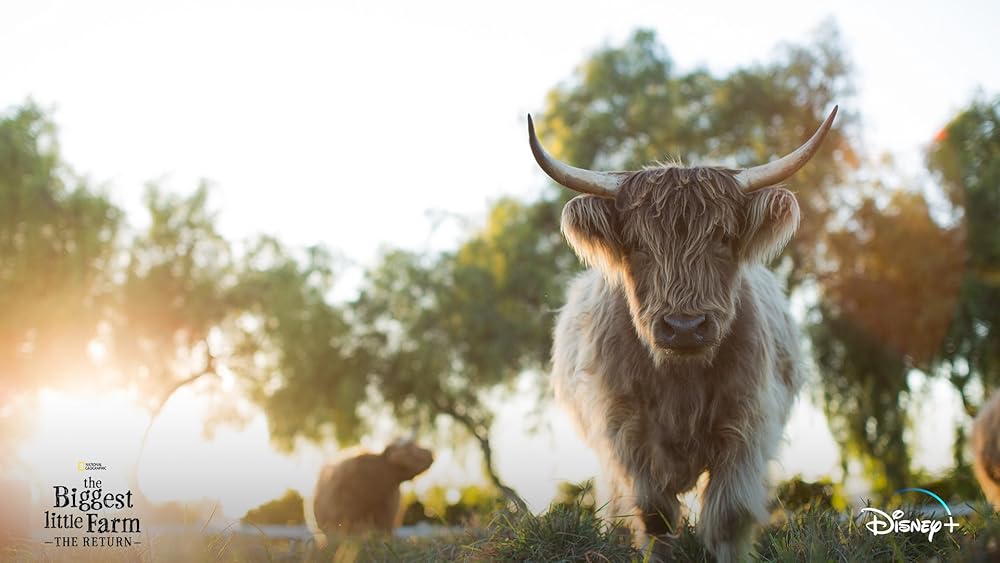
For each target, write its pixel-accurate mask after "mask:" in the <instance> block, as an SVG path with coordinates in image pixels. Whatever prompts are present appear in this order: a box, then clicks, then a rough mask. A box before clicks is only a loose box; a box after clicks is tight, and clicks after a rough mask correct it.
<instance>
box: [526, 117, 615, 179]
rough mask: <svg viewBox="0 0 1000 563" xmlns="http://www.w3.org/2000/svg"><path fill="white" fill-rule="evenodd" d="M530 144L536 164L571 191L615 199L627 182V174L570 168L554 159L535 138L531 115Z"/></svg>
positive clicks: (529, 120) (529, 118)
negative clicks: (616, 192) (618, 190)
mask: <svg viewBox="0 0 1000 563" xmlns="http://www.w3.org/2000/svg"><path fill="white" fill-rule="evenodd" d="M528 143H529V144H530V145H531V154H533V155H535V162H537V163H538V166H541V167H542V170H544V171H545V173H546V174H548V175H549V177H550V178H552V179H553V180H555V181H556V182H559V183H560V184H562V185H564V186H566V187H567V188H569V189H571V190H576V191H578V192H582V193H585V194H591V195H596V196H600V197H606V198H614V197H615V190H617V189H618V187H619V186H621V185H622V182H623V181H624V180H625V175H626V174H627V173H625V172H594V171H593V170H585V169H583V168H577V167H575V166H570V165H569V164H565V163H563V162H559V161H558V160H556V159H555V158H552V156H551V155H550V154H549V153H547V152H545V149H543V148H542V145H541V143H539V142H538V137H535V124H534V123H533V122H532V121H531V115H529V116H528Z"/></svg>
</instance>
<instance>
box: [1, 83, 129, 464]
mask: <svg viewBox="0 0 1000 563" xmlns="http://www.w3.org/2000/svg"><path fill="white" fill-rule="evenodd" d="M120 226H121V212H120V210H119V209H118V208H117V207H115V206H114V205H113V204H112V203H111V202H110V201H109V200H108V198H107V197H106V196H105V195H104V194H101V193H99V192H98V191H97V190H95V189H94V188H93V187H91V186H90V185H89V184H88V182H87V181H86V180H85V179H84V178H80V177H78V176H76V175H75V174H73V172H72V171H71V170H69V169H68V167H67V166H66V165H65V164H64V163H63V162H62V160H61V156H60V153H59V145H58V143H57V139H56V130H55V126H54V125H53V124H52V122H51V121H49V119H48V118H47V117H46V116H45V112H43V111H42V110H41V109H40V108H39V107H38V106H36V105H34V104H33V103H31V102H28V103H26V104H24V105H23V106H21V107H20V108H15V109H12V110H9V111H8V112H7V113H5V114H4V115H0V465H2V464H4V463H7V462H8V461H10V460H11V459H12V456H10V455H5V454H6V450H7V448H8V447H9V446H10V444H11V440H13V439H14V438H15V437H16V435H17V432H18V430H19V429H23V428H24V424H23V423H24V418H25V416H26V415H27V414H28V413H30V412H31V410H32V409H31V403H32V401H33V398H34V396H35V392H36V391H38V390H39V389H40V388H43V387H47V386H56V385H63V386H79V385H80V384H81V383H83V382H86V383H94V382H95V380H96V379H97V378H98V376H99V373H98V370H97V367H96V365H95V359H96V358H95V355H96V354H95V352H94V348H93V347H92V343H93V342H94V340H95V339H96V338H97V337H98V335H99V333H100V331H101V327H102V320H103V319H104V317H105V314H106V311H107V309H108V308H109V307H110V306H111V303H110V302H109V299H110V295H111V293H112V292H113V283H114V282H113V278H112V273H113V272H114V268H113V262H114V259H115V250H116V241H117V238H118V235H119V231H120Z"/></svg>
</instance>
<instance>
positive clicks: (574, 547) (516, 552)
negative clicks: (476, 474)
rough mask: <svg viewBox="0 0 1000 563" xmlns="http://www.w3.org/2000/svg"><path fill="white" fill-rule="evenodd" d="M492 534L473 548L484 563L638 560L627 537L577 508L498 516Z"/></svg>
mask: <svg viewBox="0 0 1000 563" xmlns="http://www.w3.org/2000/svg"><path fill="white" fill-rule="evenodd" d="M491 528H492V530H491V531H492V535H491V536H490V537H489V538H488V539H487V540H486V541H484V542H482V543H481V544H479V545H477V546H475V547H474V550H473V551H474V552H475V554H476V555H475V559H477V560H486V561H567V562H568V561H595V560H596V561H631V560H633V559H636V558H638V554H637V553H636V551H635V549H634V548H633V547H632V545H631V543H630V540H629V538H628V536H627V535H626V534H623V533H619V529H618V527H617V526H615V525H611V524H608V523H606V522H605V521H603V520H601V519H600V518H598V517H597V516H595V515H594V513H593V511H591V510H588V509H586V508H582V507H580V506H573V505H563V504H557V505H553V506H552V507H551V508H550V509H549V510H548V511H546V512H545V513H544V514H542V515H540V516H534V515H531V514H525V515H520V516H510V515H507V514H503V513H501V514H500V515H498V517H497V519H496V520H495V521H494V523H493V525H492V526H491Z"/></svg>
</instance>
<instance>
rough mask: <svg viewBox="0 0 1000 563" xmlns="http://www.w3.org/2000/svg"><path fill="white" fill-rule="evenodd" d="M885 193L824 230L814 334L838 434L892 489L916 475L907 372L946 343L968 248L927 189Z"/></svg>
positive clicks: (882, 485)
mask: <svg viewBox="0 0 1000 563" xmlns="http://www.w3.org/2000/svg"><path fill="white" fill-rule="evenodd" d="M879 195H886V196H887V200H888V201H887V202H886V204H884V205H878V204H877V203H876V201H875V200H874V199H873V198H866V199H864V200H863V201H862V204H861V205H860V207H859V208H858V209H856V210H854V212H853V213H852V214H851V219H850V221H849V222H848V224H847V225H846V226H844V227H843V228H841V229H837V230H835V231H833V232H831V233H830V234H829V235H828V236H827V238H826V241H827V251H826V252H825V253H824V255H823V262H822V270H820V272H819V273H818V277H819V280H820V288H821V295H820V299H819V303H817V304H816V306H815V308H814V309H815V310H814V313H815V314H814V316H813V322H811V323H810V336H811V340H812V347H813V350H814V352H815V358H816V362H817V364H818V366H819V368H820V378H819V379H820V386H819V387H820V391H821V394H822V398H823V401H822V402H823V404H824V407H825V410H826V413H827V417H828V420H829V421H830V426H831V430H832V431H833V434H834V437H835V438H836V439H837V440H838V441H839V442H840V444H841V447H842V448H843V449H844V451H845V453H846V454H847V456H848V457H854V458H858V459H860V460H861V461H862V462H864V464H865V468H866V470H865V473H866V474H867V475H868V477H869V479H870V480H871V482H872V486H873V488H874V492H875V493H877V494H885V495H887V494H891V493H892V492H893V491H895V490H897V489H899V488H901V487H904V486H906V485H907V483H910V482H911V468H910V451H909V448H908V445H907V440H906V431H907V429H908V427H909V418H908V415H907V413H908V410H909V407H910V406H911V405H913V404H914V401H913V398H912V396H911V394H910V390H909V383H908V378H907V376H908V374H909V372H910V370H913V369H923V370H927V369H928V368H929V366H930V365H931V362H932V360H933V359H934V358H935V357H936V355H937V354H938V350H940V347H941V342H942V340H943V338H944V335H945V333H946V331H947V329H948V325H949V323H950V320H951V316H952V311H953V309H954V306H955V303H956V297H957V294H958V286H959V283H960V279H961V267H962V257H963V254H962V243H961V238H960V236H959V235H958V233H957V232H956V231H954V230H950V229H946V228H943V227H941V226H939V225H938V224H937V223H936V222H935V221H934V220H933V219H932V218H931V215H930V210H929V208H928V206H927V203H926V201H925V200H924V198H923V197H922V196H921V195H919V194H915V193H910V192H904V191H890V192H888V193H882V194H879Z"/></svg>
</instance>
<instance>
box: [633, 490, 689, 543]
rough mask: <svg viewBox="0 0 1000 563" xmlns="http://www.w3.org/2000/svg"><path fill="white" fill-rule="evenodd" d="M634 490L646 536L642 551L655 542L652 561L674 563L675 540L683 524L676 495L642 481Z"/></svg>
mask: <svg viewBox="0 0 1000 563" xmlns="http://www.w3.org/2000/svg"><path fill="white" fill-rule="evenodd" d="M635 488H636V505H637V512H638V519H639V521H640V522H641V524H642V528H643V532H644V535H643V537H642V540H643V541H641V543H640V544H639V547H640V548H642V549H643V550H645V549H648V548H649V543H650V542H652V544H653V547H652V555H653V557H652V560H653V561H673V559H674V557H673V553H672V547H673V540H674V538H676V537H677V533H678V527H679V525H680V520H681V503H680V501H679V500H678V499H677V495H676V494H674V493H670V492H664V491H662V490H660V489H659V488H658V487H655V486H651V485H650V484H646V483H644V482H643V481H637V482H636V487H635Z"/></svg>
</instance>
